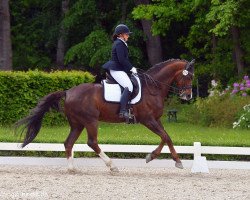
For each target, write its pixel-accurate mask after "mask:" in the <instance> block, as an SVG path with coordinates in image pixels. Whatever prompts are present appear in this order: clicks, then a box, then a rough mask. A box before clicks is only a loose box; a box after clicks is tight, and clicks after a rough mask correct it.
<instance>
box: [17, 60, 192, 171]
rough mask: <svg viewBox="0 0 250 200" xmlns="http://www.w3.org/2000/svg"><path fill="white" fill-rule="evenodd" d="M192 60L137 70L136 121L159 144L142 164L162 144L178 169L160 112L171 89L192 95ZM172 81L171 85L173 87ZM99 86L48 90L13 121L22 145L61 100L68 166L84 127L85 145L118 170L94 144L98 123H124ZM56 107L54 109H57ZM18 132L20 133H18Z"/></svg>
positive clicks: (89, 85) (158, 152)
mask: <svg viewBox="0 0 250 200" xmlns="http://www.w3.org/2000/svg"><path fill="white" fill-rule="evenodd" d="M193 76H194V60H192V61H191V62H188V61H186V60H180V59H170V60H167V61H165V62H162V63H159V64H156V65H154V66H153V67H151V68H150V69H149V70H147V71H146V72H145V73H141V76H140V77H141V85H142V97H141V100H140V101H139V102H138V103H137V104H134V105H131V106H132V109H133V114H134V116H135V117H136V120H137V122H138V123H140V124H142V125H144V126H145V127H147V128H148V129H150V130H151V131H152V132H153V133H155V134H157V135H158V136H159V137H160V138H161V142H160V144H159V146H158V147H157V148H156V149H155V150H154V151H152V153H150V154H148V155H147V156H146V163H148V162H150V161H152V160H153V159H155V158H157V157H158V156H159V154H160V153H161V150H162V148H163V147H164V145H165V144H167V145H168V147H169V149H170V153H171V156H172V158H173V160H174V161H175V166H176V167H177V168H180V169H182V168H183V165H182V162H181V160H180V158H179V156H178V154H177V152H176V151H175V148H174V146H173V143H172V140H171V138H170V136H169V135H168V133H167V132H166V131H165V130H164V127H163V125H162V123H161V121H160V118H161V116H162V115H163V109H164V99H165V97H167V96H168V94H169V92H170V91H171V90H173V89H175V90H177V91H178V92H177V93H178V94H179V97H180V98H181V99H184V100H190V99H191V98H192V80H193ZM173 83H175V85H174V86H173ZM103 90H104V88H103V85H102V84H100V83H83V84H80V85H78V86H75V87H72V88H70V89H69V90H65V91H56V92H52V93H50V94H48V95H46V96H45V97H43V98H42V99H41V100H40V101H39V102H38V104H37V105H36V107H35V108H33V109H32V110H31V111H30V114H29V115H28V116H26V117H25V118H23V119H21V120H19V121H18V122H16V127H17V128H18V127H23V129H22V132H24V131H25V132H26V133H25V136H24V139H23V143H22V147H25V146H26V145H28V144H29V143H31V142H32V141H33V140H34V139H35V137H36V136H37V134H38V133H39V131H40V128H41V126H42V119H43V117H44V115H45V113H46V112H48V111H49V110H50V109H51V108H59V107H60V105H61V104H60V102H61V100H64V105H63V106H62V110H63V111H64V115H65V116H66V118H67V121H68V123H69V125H70V133H69V135H68V137H67V139H66V140H65V142H64V147H65V154H66V158H67V161H68V169H70V170H73V169H74V165H73V158H72V148H73V145H74V144H75V142H76V140H77V139H78V137H79V136H80V134H81V132H82V130H83V129H84V128H86V130H87V136H88V137H87V145H88V146H89V147H90V148H92V149H93V150H94V151H95V153H96V154H97V155H99V157H100V158H101V159H102V160H103V161H104V163H105V164H106V166H107V167H108V168H109V169H110V170H111V171H115V172H116V171H119V170H118V168H117V167H116V166H115V164H114V163H113V162H112V160H111V159H110V158H109V157H108V156H107V155H106V154H105V153H104V152H103V151H102V150H101V149H100V147H99V145H98V138H97V135H98V122H99V121H104V122H111V123H124V119H121V118H119V115H118V113H119V104H117V103H110V102H106V101H105V100H104V98H103V92H104V91H103ZM57 110H58V109H57ZM22 132H21V134H22Z"/></svg>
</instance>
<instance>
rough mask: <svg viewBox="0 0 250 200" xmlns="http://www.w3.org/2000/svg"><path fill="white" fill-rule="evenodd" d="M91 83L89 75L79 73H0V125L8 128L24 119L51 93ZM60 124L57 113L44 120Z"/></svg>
mask: <svg viewBox="0 0 250 200" xmlns="http://www.w3.org/2000/svg"><path fill="white" fill-rule="evenodd" d="M93 81H94V77H93V76H92V75H91V74H90V73H88V72H79V71H71V72H69V71H57V72H53V73H45V72H41V71H28V72H0V99H1V104H0V123H1V124H10V123H13V122H15V121H17V120H18V119H20V118H22V117H24V116H26V115H27V114H28V111H29V110H30V109H31V108H33V107H35V105H36V104H37V101H38V100H39V99H41V98H42V97H43V96H45V95H47V94H49V93H51V92H55V91H57V90H67V89H69V88H71V87H73V86H75V85H79V84H81V83H84V82H93ZM62 121H63V120H62V117H61V116H60V114H58V113H50V114H48V115H47V117H46V119H45V123H46V124H60V123H62Z"/></svg>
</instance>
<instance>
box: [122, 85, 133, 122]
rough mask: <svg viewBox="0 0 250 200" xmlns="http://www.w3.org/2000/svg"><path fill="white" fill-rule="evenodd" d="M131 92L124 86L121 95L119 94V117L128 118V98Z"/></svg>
mask: <svg viewBox="0 0 250 200" xmlns="http://www.w3.org/2000/svg"><path fill="white" fill-rule="evenodd" d="M130 96H131V92H130V91H129V90H128V88H127V87H126V88H124V90H123V93H122V96H121V101H120V106H121V107H120V113H119V117H120V118H125V119H128V118H129V112H128V109H127V105H128V101H129V100H130Z"/></svg>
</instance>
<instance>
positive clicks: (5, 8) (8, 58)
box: [0, 0, 12, 70]
mask: <svg viewBox="0 0 250 200" xmlns="http://www.w3.org/2000/svg"><path fill="white" fill-rule="evenodd" d="M0 70H12V48H11V34H10V11H9V1H8V0H0Z"/></svg>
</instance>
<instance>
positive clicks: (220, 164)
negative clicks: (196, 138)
mask: <svg viewBox="0 0 250 200" xmlns="http://www.w3.org/2000/svg"><path fill="white" fill-rule="evenodd" d="M156 147H157V145H120V144H116V145H114V144H112V145H109V144H100V148H101V149H102V150H103V151H104V152H124V153H151V152H152V151H153V150H154V149H155V148H156ZM175 149H176V151H177V152H178V153H179V154H193V156H194V160H193V161H191V160H183V161H184V166H185V165H186V167H188V168H189V167H191V166H192V169H191V171H192V172H193V173H196V172H204V173H207V172H209V169H208V168H220V169H250V162H237V161H208V162H207V161H206V158H205V157H204V156H202V155H204V154H221V155H223V154H225V155H247V156H248V155H250V147H219V146H201V143H200V142H194V145H193V146H175ZM0 151H57V152H59V151H65V149H64V145H63V144H58V143H31V144H29V145H27V146H26V147H25V148H21V143H1V142H0ZM74 152H93V150H92V149H91V148H89V147H88V145H87V144H75V145H74V148H73V150H72V153H73V154H72V155H74ZM162 153H170V152H169V149H168V147H167V146H165V147H164V148H163V149H162ZM93 160H94V161H93ZM76 161H77V162H78V163H79V162H80V163H81V161H82V160H81V159H80V160H79V159H76ZM88 161H89V164H90V166H91V165H92V164H93V162H94V163H95V166H96V165H100V164H103V163H102V162H101V160H100V159H97V160H96V159H88ZM99 162H101V163H99ZM119 162H121V163H120V166H124V164H125V165H126V163H127V166H135V165H136V166H139V167H144V166H145V161H143V162H142V161H141V160H139V161H138V160H133V161H131V160H130V159H125V160H123V161H121V160H119V159H116V163H117V164H118V165H119ZM170 162H173V161H170ZM46 163H47V165H66V159H65V158H31V157H6V156H2V157H0V165H1V164H10V165H44V164H46ZM80 163H79V164H80ZM82 163H84V165H85V166H88V164H87V163H86V160H85V161H84V162H82ZM152 164H154V165H152ZM166 165H170V166H173V163H169V161H167V160H165V159H163V160H156V161H154V162H152V163H150V164H149V166H155V167H156V166H157V167H160V166H162V167H166ZM147 166H148V165H147Z"/></svg>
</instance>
